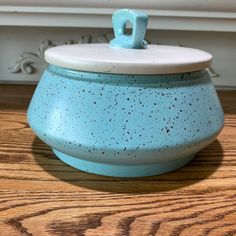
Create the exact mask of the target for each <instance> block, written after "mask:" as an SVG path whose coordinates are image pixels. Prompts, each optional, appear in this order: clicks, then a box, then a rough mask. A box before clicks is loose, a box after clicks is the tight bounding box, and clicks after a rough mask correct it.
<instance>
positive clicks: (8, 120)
mask: <svg viewBox="0 0 236 236" xmlns="http://www.w3.org/2000/svg"><path fill="white" fill-rule="evenodd" d="M34 88H35V87H34V86H25V85H24V86H21V85H18V86H13V85H11V86H9V85H1V86H0V235H4V236H5V235H7V236H8V235H10V236H15V235H26V236H30V235H40V236H41V235H60V236H62V235H63V236H64V235H66V236H67V235H70V236H73V235H86V236H87V235H88V236H92V235H93V236H94V235H96V236H97V235H98V236H104V235H105V236H112V235H120V236H124V235H131V236H142V235H148V236H151V235H161V236H165V235H170V236H177V235H183V236H190V235H204V236H205V235H211V236H220V235H227V236H228V235H236V91H228V92H219V95H220V98H221V101H222V104H223V107H224V110H225V113H226V116H225V118H226V119H225V127H224V129H223V131H222V132H221V134H220V135H219V137H218V139H217V140H216V141H215V142H213V143H212V144H211V145H209V146H208V147H207V148H206V149H204V150H203V151H201V152H200V153H199V154H198V155H197V157H196V158H195V159H194V160H193V161H192V162H191V163H190V164H189V165H187V166H186V167H184V168H182V169H180V170H178V171H176V172H173V173H169V174H164V175H161V176H156V177H149V178H138V179H118V178H108V177H102V176H96V175H92V174H87V173H84V172H80V171H77V170H75V169H73V168H71V167H69V166H67V165H66V164H64V163H62V162H61V161H59V160H58V159H57V158H56V157H55V156H54V155H53V153H52V152H51V150H50V149H49V148H48V147H47V146H46V145H45V144H44V143H42V142H41V141H40V140H39V139H37V138H36V137H35V135H34V134H33V133H32V131H31V129H30V128H29V126H28V124H27V122H26V117H25V113H26V108H27V106H28V102H29V99H30V97H31V95H32V93H33V91H34Z"/></svg>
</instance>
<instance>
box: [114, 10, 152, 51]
mask: <svg viewBox="0 0 236 236" xmlns="http://www.w3.org/2000/svg"><path fill="white" fill-rule="evenodd" d="M127 22H130V23H131V26H132V28H133V30H132V34H131V35H126V34H125V29H126V24H127ZM147 23H148V15H147V14H145V13H143V12H140V11H135V10H130V9H121V10H118V11H116V12H115V13H113V15H112V24H113V29H114V34H115V38H114V39H112V40H111V41H110V47H120V48H135V49H142V48H146V47H147V42H146V41H145V40H144V37H145V33H146V29H147Z"/></svg>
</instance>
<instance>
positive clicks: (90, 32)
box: [0, 0, 236, 87]
mask: <svg viewBox="0 0 236 236" xmlns="http://www.w3.org/2000/svg"><path fill="white" fill-rule="evenodd" d="M124 7H129V8H136V9H137V8H138V9H142V10H143V11H146V12H147V13H148V14H149V16H150V21H149V25H148V27H149V30H148V32H147V38H148V39H149V40H150V41H151V42H152V43H161V44H170V45H183V46H187V47H194V48H199V49H203V50H206V51H208V52H210V53H211V54H213V56H214V61H213V65H212V68H213V69H214V71H215V73H216V74H217V75H216V76H213V78H212V79H213V81H214V83H215V85H217V86H223V87H232V86H236V33H235V32H236V0H225V1H222V0H209V1H205V0H188V1H186V0H159V1H156V0H155V1H154V0H146V1H139V0H133V1H125V0H120V1H115V0H110V1H108V0H101V1H99V2H98V1H95V0H93V1H86V0H68V1H62V0H51V1H46V0H38V1H34V0H31V1H29V0H15V1H13V0H8V1H3V0H0V32H1V33H0V82H4V83H6V82H14V83H19V82H20V83H22V82H23V83H32V82H36V81H37V80H38V79H39V78H40V75H41V73H42V71H43V69H44V66H45V65H43V60H42V59H40V58H41V57H42V56H41V55H39V56H38V55H37V51H38V49H39V48H41V53H42V52H43V50H44V49H43V46H42V42H43V41H47V40H50V41H51V42H52V43H54V44H56V45H59V44H64V43H65V42H66V41H68V40H74V41H76V42H77V41H81V37H82V38H83V37H85V38H87V36H89V37H90V38H92V41H104V39H105V38H106V37H107V35H108V36H109V37H110V35H111V34H112V29H111V14H112V12H114V11H115V10H116V9H118V8H124ZM101 36H102V37H101ZM109 37H108V38H109ZM85 41H86V40H85ZM27 52H28V53H27ZM27 66H28V67H30V68H31V69H34V70H32V71H31V72H32V73H31V74H29V73H26V72H29V71H27V68H28V67H27ZM12 67H13V69H12ZM9 68H11V69H9ZM28 69H29V68H28ZM12 71H15V72H16V71H17V72H18V73H13V72H12Z"/></svg>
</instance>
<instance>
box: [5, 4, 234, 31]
mask: <svg viewBox="0 0 236 236" xmlns="http://www.w3.org/2000/svg"><path fill="white" fill-rule="evenodd" d="M227 1H228V0H227ZM3 2H5V1H3ZM25 2H26V1H25ZM71 2H72V1H71ZM134 2H138V0H136V1H134ZM151 2H153V1H147V3H149V4H148V6H149V7H150V9H148V8H144V9H143V8H141V10H142V11H144V12H147V13H148V15H149V17H150V20H149V25H148V28H149V29H164V30H191V31H194V30H201V31H222V32H236V13H235V12H233V11H232V9H234V8H235V9H236V6H234V5H235V4H233V6H232V9H231V11H229V12H225V11H222V12H221V11H205V10H204V11H203V10H198V11H197V10H196V9H195V8H194V5H193V6H192V8H190V7H189V9H190V10H189V9H188V10H184V11H183V10H179V9H178V8H177V9H175V7H173V8H170V6H169V5H167V6H168V7H169V8H170V9H168V8H167V9H162V10H159V9H158V8H156V7H157V6H156V4H155V5H154V7H153V8H152V7H151V5H150V3H151ZM168 2H169V1H168ZM191 2H193V1H191ZM0 3H1V2H0ZM145 3H146V1H145ZM224 4H225V3H224ZM29 5H30V4H29ZM45 5H46V3H45ZM51 5H52V4H51ZM68 5H69V4H68ZM75 5H76V7H67V6H66V7H58V6H56V5H55V6H54V7H52V6H27V5H26V6H1V5H0V25H4V26H48V27H95V28H111V27H112V24H111V15H112V13H113V12H114V11H116V10H117V8H114V7H109V6H113V5H112V4H107V6H108V7H104V6H103V5H104V1H103V5H102V6H103V7H100V5H99V3H97V5H96V4H95V3H94V4H93V5H92V4H91V5H92V6H90V5H89V4H87V5H89V6H86V5H85V4H84V5H85V6H84V5H83V6H81V7H78V6H77V4H75ZM95 5H96V6H97V7H95ZM126 5H127V4H126ZM131 5H132V4H131ZM139 5H140V4H139ZM142 5H143V4H142ZM134 6H135V5H134ZM140 6H141V5H140ZM222 6H223V5H222ZM162 8H165V7H162ZM173 9H174V10H173ZM200 9H201V8H200ZM216 9H218V8H216ZM223 9H224V8H223ZM227 9H228V8H227ZM218 10H219V9H218Z"/></svg>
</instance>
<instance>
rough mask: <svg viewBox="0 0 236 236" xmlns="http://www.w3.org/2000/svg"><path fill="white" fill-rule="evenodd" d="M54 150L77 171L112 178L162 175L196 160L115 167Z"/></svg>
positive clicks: (189, 157) (192, 156)
mask: <svg viewBox="0 0 236 236" xmlns="http://www.w3.org/2000/svg"><path fill="white" fill-rule="evenodd" d="M52 150H53V152H54V153H55V154H56V156H57V157H58V158H59V159H60V160H62V161H63V162H65V163H67V164H68V165H70V166H72V167H74V168H76V169H79V170H82V171H86V172H89V173H93V174H98V175H105V176H112V177H145V176H153V175H160V174H163V173H167V172H171V171H174V170H176V169H178V168H181V167H183V166H185V165H186V164H187V163H188V162H190V161H191V160H192V159H193V158H194V155H191V156H187V157H182V158H181V160H178V161H172V162H170V161H169V162H167V163H165V162H163V163H157V164H146V165H127V164H126V165H117V164H115V165H113V164H106V163H98V162H91V161H86V160H82V159H79V158H77V157H73V156H69V155H67V154H64V153H62V152H59V151H57V150H55V149H52Z"/></svg>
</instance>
